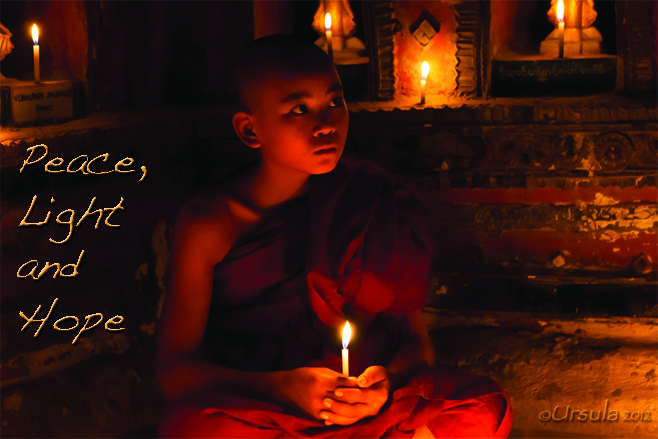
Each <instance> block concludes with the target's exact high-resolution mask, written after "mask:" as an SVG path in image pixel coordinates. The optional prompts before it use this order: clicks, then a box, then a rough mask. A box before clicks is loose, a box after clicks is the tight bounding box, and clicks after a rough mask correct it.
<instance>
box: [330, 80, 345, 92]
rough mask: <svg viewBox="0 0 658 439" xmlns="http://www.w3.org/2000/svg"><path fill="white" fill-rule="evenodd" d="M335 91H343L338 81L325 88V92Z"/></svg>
mask: <svg viewBox="0 0 658 439" xmlns="http://www.w3.org/2000/svg"><path fill="white" fill-rule="evenodd" d="M337 91H343V86H342V85H341V83H340V82H337V83H335V84H334V85H332V86H331V87H329V90H327V94H331V93H334V92H337Z"/></svg>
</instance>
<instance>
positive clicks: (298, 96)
mask: <svg viewBox="0 0 658 439" xmlns="http://www.w3.org/2000/svg"><path fill="white" fill-rule="evenodd" d="M309 96H311V95H310V94H308V93H303V92H297V93H290V94H289V95H288V96H286V97H285V98H283V99H282V100H281V102H282V103H284V104H285V103H288V102H292V101H297V100H299V99H302V98H307V97H309Z"/></svg>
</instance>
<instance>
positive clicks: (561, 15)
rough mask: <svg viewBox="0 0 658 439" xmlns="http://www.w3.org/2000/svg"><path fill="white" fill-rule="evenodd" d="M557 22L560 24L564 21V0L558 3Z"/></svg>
mask: <svg viewBox="0 0 658 439" xmlns="http://www.w3.org/2000/svg"><path fill="white" fill-rule="evenodd" d="M557 21H559V22H560V23H562V22H563V21H564V3H562V0H558V2H557Z"/></svg>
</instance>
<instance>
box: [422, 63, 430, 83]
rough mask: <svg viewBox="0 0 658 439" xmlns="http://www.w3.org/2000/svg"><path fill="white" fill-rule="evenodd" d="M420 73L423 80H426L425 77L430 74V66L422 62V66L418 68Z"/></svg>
mask: <svg viewBox="0 0 658 439" xmlns="http://www.w3.org/2000/svg"><path fill="white" fill-rule="evenodd" d="M420 72H421V73H422V75H423V80H425V79H427V75H428V74H429V72H430V65H429V64H428V63H427V61H423V65H422V66H421V68H420Z"/></svg>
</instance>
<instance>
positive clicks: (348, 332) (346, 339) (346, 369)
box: [343, 322, 352, 377]
mask: <svg viewBox="0 0 658 439" xmlns="http://www.w3.org/2000/svg"><path fill="white" fill-rule="evenodd" d="M351 337H352V329H351V328H350V322H345V328H343V375H345V376H347V377H348V376H350V356H349V355H350V354H349V351H348V350H347V345H348V344H349V343H350V338H351Z"/></svg>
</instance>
